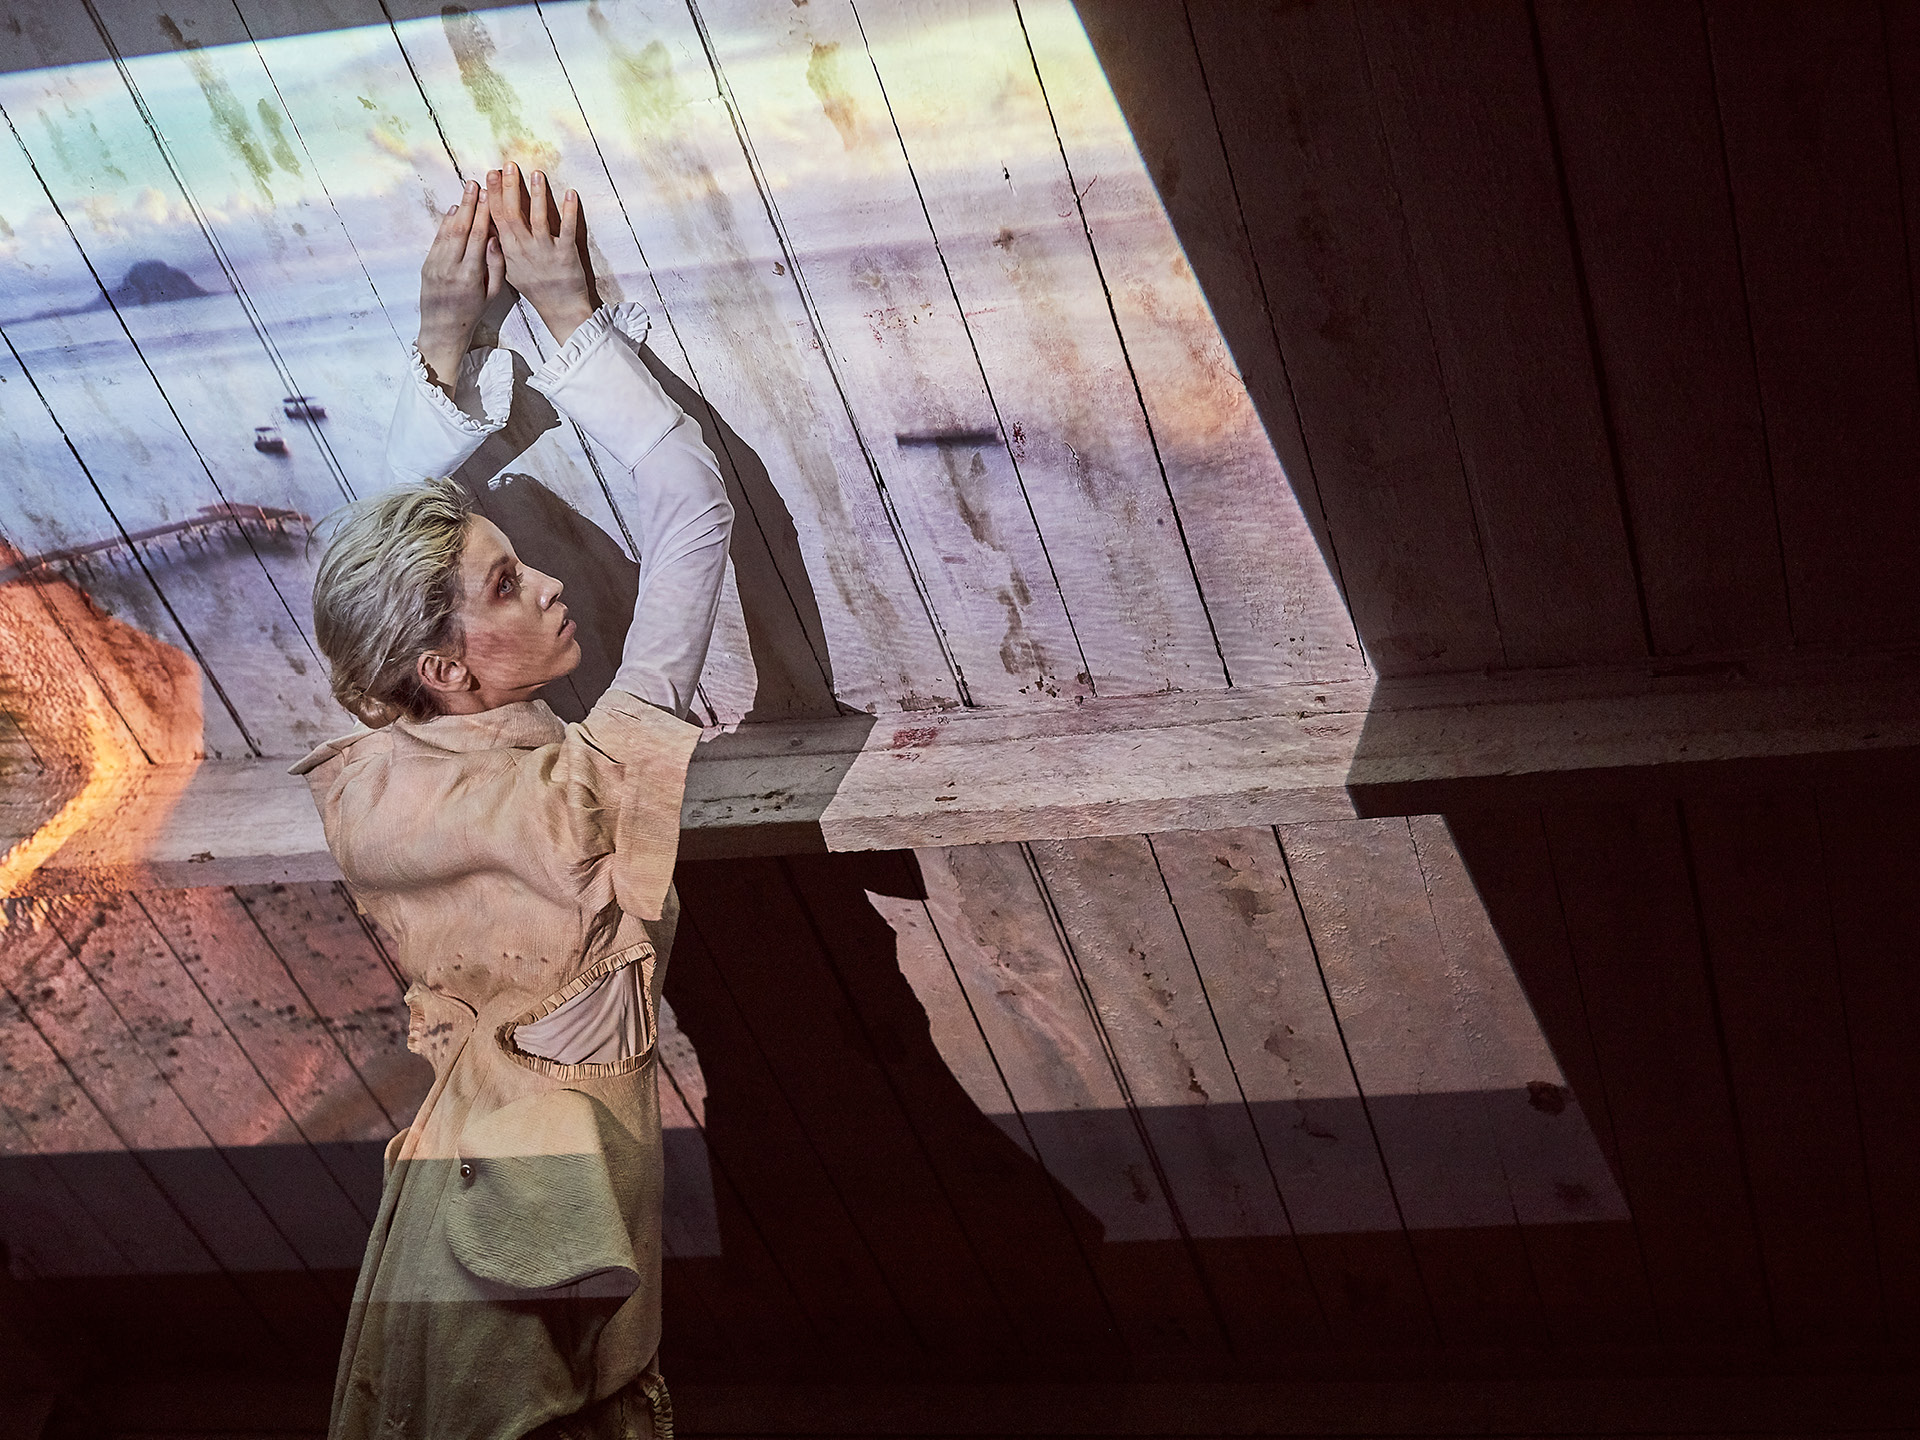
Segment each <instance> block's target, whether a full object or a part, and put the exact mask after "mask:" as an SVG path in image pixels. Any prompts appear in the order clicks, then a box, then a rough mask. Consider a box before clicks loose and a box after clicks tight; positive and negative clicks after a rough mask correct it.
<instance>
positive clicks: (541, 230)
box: [527, 170, 560, 240]
mask: <svg viewBox="0 0 1920 1440" xmlns="http://www.w3.org/2000/svg"><path fill="white" fill-rule="evenodd" d="M531 178H532V182H533V204H532V207H531V208H530V209H529V210H528V212H527V222H528V225H529V226H530V227H531V228H532V230H533V232H534V233H535V234H536V235H539V236H540V237H541V238H542V239H543V240H551V239H552V238H553V235H554V232H555V231H556V230H558V229H559V228H560V217H559V216H558V215H557V214H555V213H554V208H553V195H552V194H551V193H550V192H549V191H548V189H547V176H546V172H545V171H543V170H536V171H534V172H533V175H532V177H531Z"/></svg>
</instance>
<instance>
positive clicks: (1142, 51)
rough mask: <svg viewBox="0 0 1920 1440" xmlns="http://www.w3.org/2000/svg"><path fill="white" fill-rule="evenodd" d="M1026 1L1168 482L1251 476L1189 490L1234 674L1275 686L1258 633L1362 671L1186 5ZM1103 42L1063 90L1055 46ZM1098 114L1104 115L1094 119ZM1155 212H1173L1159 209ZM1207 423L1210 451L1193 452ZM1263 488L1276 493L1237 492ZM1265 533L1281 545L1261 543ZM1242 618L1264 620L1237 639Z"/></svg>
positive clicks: (1333, 670) (1318, 662) (1318, 667)
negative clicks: (1114, 192) (1093, 65)
mask: <svg viewBox="0 0 1920 1440" xmlns="http://www.w3.org/2000/svg"><path fill="white" fill-rule="evenodd" d="M1020 13H1021V17H1022V19H1023V20H1024V21H1025V24H1026V29H1027V35H1028V37H1029V39H1031V40H1032V41H1033V43H1034V47H1035V52H1036V56H1037V58H1038V60H1039V62H1040V72H1041V79H1042V80H1043V82H1044V83H1045V84H1046V86H1047V95H1048V101H1049V104H1050V106H1051V108H1052V109H1053V112H1054V119H1055V121H1056V123H1057V124H1058V125H1059V127H1060V136H1061V141H1062V144H1063V145H1064V146H1065V148H1066V150H1067V156H1068V160H1069V162H1070V163H1071V165H1072V167H1073V169H1074V172H1075V174H1076V176H1080V177H1081V179H1082V180H1083V181H1084V179H1085V178H1086V177H1089V176H1091V177H1097V183H1094V184H1092V185H1084V186H1082V185H1077V186H1076V188H1077V189H1080V191H1081V200H1080V204H1081V208H1082V211H1083V212H1084V213H1085V215H1086V218H1087V220H1088V223H1089V225H1090V226H1091V227H1092V228H1093V232H1094V237H1095V243H1096V245H1097V246H1098V249H1099V255H1100V263H1101V266H1102V268H1103V269H1104V270H1105V271H1106V272H1107V273H1108V274H1109V275H1110V276H1114V277H1116V278H1117V281H1118V283H1110V285H1109V297H1110V298H1111V299H1112V301H1113V303H1114V306H1115V308H1116V310H1117V312H1118V314H1119V317H1120V330H1121V334H1122V336H1123V337H1125V339H1126V341H1127V344H1128V346H1129V349H1131V350H1134V351H1137V352H1139V353H1141V354H1144V355H1146V356H1148V357H1149V359H1148V360H1147V362H1146V363H1144V364H1141V363H1136V365H1135V376H1136V378H1138V380H1139V381H1140V384H1141V392H1142V396H1143V398H1144V399H1145V402H1146V408H1147V412H1148V414H1149V416H1150V417H1151V418H1152V420H1153V425H1154V430H1155V433H1156V435H1159V436H1162V437H1163V438H1162V440H1161V443H1162V446H1163V447H1167V448H1170V449H1171V451H1172V455H1173V460H1174V462H1175V464H1174V468H1173V469H1170V471H1169V476H1168V478H1169V480H1170V481H1172V480H1174V479H1175V478H1176V476H1177V475H1178V474H1179V473H1180V471H1181V469H1182V468H1183V467H1184V466H1186V465H1188V464H1191V465H1193V466H1195V467H1197V468H1196V476H1198V475H1204V474H1211V473H1214V467H1216V466H1218V465H1220V464H1221V463H1222V462H1223V461H1225V462H1228V464H1229V466H1230V467H1238V468H1229V471H1228V473H1231V474H1234V475H1235V476H1236V478H1235V480H1234V481H1233V482H1231V483H1229V484H1227V485H1214V484H1211V483H1202V482H1201V481H1199V480H1198V479H1197V478H1195V479H1190V481H1189V483H1187V484H1186V485H1185V486H1184V487H1183V488H1181V489H1179V490H1177V491H1176V499H1177V500H1178V501H1179V504H1180V511H1181V517H1182V523H1183V525H1185V527H1186V528H1187V530H1188V532H1189V534H1190V535H1191V536H1194V537H1197V538H1196V539H1195V540H1194V542H1193V544H1192V553H1193V560H1194V564H1195V566H1196V568H1197V569H1198V571H1199V574H1200V579H1201V586H1202V589H1203V591H1204V593H1205V594H1206V597H1207V605H1208V609H1209V611H1210V613H1211V614H1212V616H1213V621H1214V629H1215V632H1216V633H1217V634H1218V635H1219V636H1220V641H1221V646H1222V649H1223V650H1225V651H1226V652H1227V658H1228V662H1229V666H1230V668H1231V669H1232V670H1233V681H1234V684H1235V685H1250V684H1251V685H1258V684H1266V683H1273V682H1272V681H1269V680H1263V679H1261V678H1259V677H1260V675H1261V674H1262V673H1264V670H1263V668H1262V667H1260V666H1258V665H1257V663H1256V656H1255V655H1254V653H1252V652H1253V648H1254V647H1253V646H1251V645H1249V644H1248V643H1247V638H1248V637H1249V636H1251V637H1255V638H1257V639H1258V640H1259V641H1262V642H1264V643H1266V644H1268V645H1271V646H1275V647H1280V646H1282V645H1284V643H1285V641H1284V639H1283V636H1285V635H1286V634H1288V633H1290V632H1291V631H1292V630H1296V629H1297V630H1300V631H1302V632H1303V634H1304V637H1305V640H1306V645H1307V649H1306V651H1305V652H1304V656H1303V657H1302V658H1301V659H1300V660H1297V661H1296V660H1293V659H1291V658H1289V657H1283V655H1282V653H1281V651H1280V650H1279V649H1278V648H1276V649H1275V650H1274V651H1273V652H1272V654H1271V655H1270V658H1269V663H1286V664H1292V665H1305V666H1306V667H1307V668H1306V670H1305V671H1304V673H1305V674H1307V675H1309V676H1319V677H1321V678H1327V679H1332V678H1339V677H1340V676H1344V675H1348V674H1357V673H1358V670H1359V669H1360V668H1362V667H1364V664H1365V658H1364V656H1363V655H1362V654H1361V653H1360V651H1359V648H1358V647H1359V641H1358V638H1357V637H1356V636H1355V634H1354V631H1353V620H1352V618H1351V616H1349V615H1348V613H1347V610H1346V602H1345V601H1344V600H1343V599H1342V598H1341V595H1340V592H1339V589H1338V581H1339V556H1338V554H1337V553H1336V552H1335V550H1334V548H1333V546H1332V543H1331V538H1330V536H1329V535H1328V532H1327V524H1326V516H1325V514H1324V512H1323V510H1322V507H1321V504H1320V492H1319V485H1318V482H1317V480H1316V479H1315V476H1314V470H1313V459H1312V457H1311V456H1310V455H1309V454H1308V453H1307V446H1306V440H1305V438H1304V436H1303V435H1302V434H1301V430H1300V413H1299V410H1298V407H1297V406H1296V405H1295V403H1294V396H1293V386H1292V381H1291V379H1290V377H1289V376H1288V373H1287V365H1286V360H1285V359H1284V357H1283V356H1282V355H1281V353H1280V345H1279V340H1278V338H1277V337H1276V335H1275V333H1274V327H1273V322H1272V319H1271V317H1270V315H1269V305H1268V297H1267V296H1266V295H1265V293H1264V292H1263V290H1262V288H1261V280H1260V272H1259V269H1258V267H1257V266H1256V265H1255V263H1254V258H1253V245H1252V241H1251V240H1250V239H1249V237H1248V234H1247V224H1246V217H1245V214H1244V213H1243V210H1242V206H1241V200H1240V196H1239V194H1238V192H1237V189H1236V186H1235V177H1234V175H1233V173H1232V171H1231V170H1230V169H1229V167H1228V164H1227V154H1226V150H1225V148H1224V147H1223V145H1222V142H1221V138H1220V131H1219V127H1218V123H1217V120H1216V116H1215V112H1214V102H1213V99H1212V97H1211V96H1210V95H1209V93H1208V89H1207V84H1206V78H1205V76H1204V74H1203V73H1202V71H1201V68H1200V57H1199V55H1198V54H1197V53H1196V51H1195V50H1194V43H1193V31H1192V26H1191V25H1190V24H1189V21H1188V17H1187V13H1186V8H1185V7H1184V6H1178V7H1176V6H1171V5H1149V6H1141V5H1132V4H1128V3H1126V0H1076V3H1075V4H1074V5H1073V6H1072V8H1071V10H1069V9H1068V7H1066V6H1063V5H1051V4H1050V5H1041V6H1034V5H1023V6H1022V7H1021V11H1020ZM1075 17H1077V24H1076V18H1075ZM1082 36H1084V38H1082ZM1088 43H1091V45H1092V47H1093V50H1094V52H1095V54H1096V56H1097V63H1098V66H1099V70H1100V74H1098V75H1093V76H1090V77H1087V78H1086V80H1085V83H1082V84H1078V85H1075V86H1072V87H1071V88H1070V89H1069V91H1068V92H1067V93H1066V94H1065V95H1062V94H1060V93H1057V87H1056V85H1055V82H1054V64H1055V57H1056V56H1057V55H1059V54H1060V53H1062V50H1064V51H1066V52H1071V53H1073V54H1074V55H1076V56H1080V55H1083V54H1084V50H1085V47H1086V46H1087V44H1088ZM1079 63H1080V62H1079V61H1078V60H1076V64H1075V67H1074V68H1075V69H1076V70H1077V69H1078V65H1079ZM1103 77H1104V78H1103ZM1116 101H1117V103H1118V105H1119V109H1120V112H1121V113H1120V114H1119V115H1117V116H1116V115H1115V114H1114V112H1113V106H1114V104H1115V103H1116ZM1088 116H1092V117H1096V118H1097V122H1098V123H1097V124H1094V125H1088V124H1087V123H1086V120H1087V117H1088ZM1116 124H1117V125H1119V126H1120V127H1122V128H1120V129H1119V130H1117V131H1116V130H1115V129H1114V126H1115V125H1116ZM1129 135H1130V136H1131V139H1129V138H1128V136H1129ZM1094 144H1099V145H1101V146H1104V150H1103V151H1102V152H1101V153H1100V154H1099V155H1098V157H1097V160H1096V159H1094V158H1090V157H1089V155H1088V153H1087V149H1086V147H1088V146H1089V145H1094ZM1082 172H1084V175H1083V173H1082ZM1116 179H1117V180H1120V181H1123V182H1125V183H1124V184H1123V186H1122V187H1121V188H1122V193H1123V194H1124V195H1125V196H1126V197H1127V199H1126V201H1125V202H1124V203H1122V204H1119V205H1116V204H1115V203H1114V201H1113V199H1112V197H1111V196H1109V195H1108V194H1107V193H1106V188H1107V187H1108V186H1110V185H1112V184H1113V182H1114V181H1115V180H1116ZM1149 184H1150V185H1151V190H1149V189H1148V188H1147V186H1148V185H1149ZM1156 210H1158V211H1160V212H1161V213H1162V214H1164V216H1165V218H1166V225H1162V224H1159V223H1157V222H1155V221H1154V220H1153V219H1152V216H1153V213H1154V212H1155V211H1156ZM1129 220H1132V221H1133V222H1134V223H1132V224H1131V225H1129V224H1128V222H1129ZM1169 226H1170V229H1169V228H1168V227H1169ZM1103 236H1104V237H1105V238H1103ZM1116 239H1117V241H1118V243H1114V242H1115V240H1116ZM1136 251H1138V252H1139V253H1140V254H1141V255H1142V256H1143V257H1144V259H1136ZM1195 302H1198V309H1197V311H1196V310H1195V308H1194V307H1195ZM1176 337H1178V338H1179V339H1182V340H1184V341H1185V342H1186V344H1180V343H1173V342H1175V340H1176ZM1143 343H1144V348H1143ZM1189 347H1191V348H1189ZM1242 427H1245V428H1242ZM1203 433H1204V434H1206V436H1207V438H1206V439H1205V440H1204V441H1203V442H1202V443H1203V444H1204V445H1205V446H1206V452H1205V453H1203V454H1200V455H1196V456H1185V455H1183V453H1182V450H1183V446H1184V445H1185V444H1186V443H1189V442H1191V441H1193V440H1194V439H1196V438H1198V437H1199V436H1200V435H1202V434H1203ZM1169 442H1171V444H1170V446H1169ZM1276 464H1277V466H1278V469H1277V470H1276V469H1275V466H1276ZM1275 487H1285V491H1286V493H1287V494H1290V495H1291V497H1292V499H1291V502H1289V501H1288V500H1287V499H1286V498H1285V497H1284V496H1283V495H1281V494H1280V492H1279V491H1277V490H1276V489H1275ZM1247 493H1253V494H1258V495H1261V496H1262V497H1263V498H1262V499H1261V500H1260V501H1259V503H1258V504H1257V505H1246V504H1242V503H1235V502H1234V501H1233V500H1232V499H1231V498H1230V497H1232V496H1234V495H1236V494H1240V495H1245V494H1247ZM1269 495H1271V496H1273V497H1274V498H1271V499H1269V498H1265V497H1266V496H1269ZM1301 524H1304V525H1305V526H1306V527H1307V530H1306V531H1305V532H1303V531H1302V530H1301V529H1300V528H1299V526H1300V525H1301ZM1257 537H1265V538H1266V539H1268V540H1269V541H1270V542H1271V545H1270V548H1267V549H1261V548H1258V547H1257V546H1256V544H1255V543H1254V542H1255V540H1256V538H1257ZM1280 556H1284V557H1286V558H1285V559H1283V560H1278V563H1276V559H1277V557H1280ZM1316 556H1318V557H1320V558H1318V559H1316ZM1329 580H1331V581H1332V582H1334V583H1333V584H1331V585H1330V584H1329V583H1328V582H1329ZM1329 604H1331V605H1332V606H1334V607H1335V609H1334V611H1332V612H1329V611H1327V610H1326V609H1325V608H1324V607H1326V606H1327V605H1329ZM1237 619H1239V620H1243V621H1244V623H1245V624H1246V626H1247V627H1248V630H1247V635H1246V636H1239V638H1238V639H1237V640H1236V635H1237V631H1238V626H1237V624H1236V620H1237ZM1283 620H1288V621H1294V622H1295V623H1292V624H1283V623H1282V621H1283ZM1336 637H1337V638H1336ZM1349 647H1351V648H1349ZM1349 667H1351V668H1349ZM1274 678H1275V679H1283V678H1288V677H1286V676H1282V675H1276V676H1275V677H1274Z"/></svg>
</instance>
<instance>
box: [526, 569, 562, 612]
mask: <svg viewBox="0 0 1920 1440" xmlns="http://www.w3.org/2000/svg"><path fill="white" fill-rule="evenodd" d="M534 574H536V575H539V576H540V608H541V609H542V610H545V609H548V608H549V607H551V606H552V604H553V602H554V601H556V600H558V599H559V598H560V592H561V591H563V590H565V589H566V588H567V587H566V586H565V585H562V584H561V583H560V582H559V581H558V580H556V579H554V578H553V576H551V575H547V574H543V573H542V572H540V571H538V570H536V571H534Z"/></svg>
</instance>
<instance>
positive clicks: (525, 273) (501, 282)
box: [419, 161, 600, 396]
mask: <svg viewBox="0 0 1920 1440" xmlns="http://www.w3.org/2000/svg"><path fill="white" fill-rule="evenodd" d="M530 178H531V181H532V193H531V194H529V193H528V189H527V187H526V186H525V185H524V184H523V183H522V181H521V177H520V167H519V166H518V165H515V164H514V163H513V162H511V161H509V162H508V163H507V164H506V165H505V166H504V167H502V168H501V169H499V170H489V171H488V172H487V183H486V185H485V187H484V188H483V187H482V186H480V185H478V184H476V183H475V182H474V181H471V180H469V181H468V182H467V183H466V184H465V185H464V186H463V187H462V189H461V192H460V203H459V204H457V205H455V206H454V207H453V208H452V209H451V210H449V211H447V213H446V214H444V215H442V216H441V217H440V228H439V229H438V231H436V232H435V234H434V237H433V244H432V245H431V246H430V247H429V248H428V250H427V258H426V260H425V261H424V262H423V263H422V264H421V266H420V339H419V346H420V358H421V359H422V360H424V361H425V362H426V365H427V371H428V373H429V374H430V376H431V377H432V379H433V382H434V384H436V385H438V386H439V387H440V388H441V389H442V390H444V391H446V393H447V394H448V395H449V396H451V395H452V394H453V388H454V381H455V379H456V378H457V377H458V375H459V370H460V357H461V356H463V355H465V354H466V353H467V347H468V346H469V345H470V344H472V342H473V331H474V327H475V326H476V325H478V324H479V322H480V317H481V316H482V315H483V314H484V313H485V312H486V309H487V306H488V304H489V303H490V302H491V301H492V300H493V299H494V298H495V297H496V296H498V295H499V294H500V291H501V288H502V287H503V286H508V285H510V286H512V287H513V288H514V289H515V290H517V291H519V293H520V296H521V298H523V299H524V300H526V302H527V303H528V304H530V305H531V306H533V308H534V310H535V312H536V313H537V314H538V315H539V316H540V319H541V321H542V323H544V324H545V325H546V327H547V329H548V330H550V331H552V332H553V338H554V339H555V340H557V341H559V342H560V343H561V344H563V345H564V344H565V343H566V341H567V337H568V336H570V335H572V334H573V332H574V331H575V330H577V329H579V327H580V324H581V322H582V321H584V320H585V319H586V318H587V317H588V316H590V315H592V314H593V312H594V311H595V310H597V309H599V308H600V297H599V293H598V292H597V291H596V290H595V288H594V283H593V270H592V267H591V266H590V265H589V264H588V263H587V227H586V221H585V220H584V219H583V218H582V217H581V214H580V197H579V195H577V194H576V193H575V192H573V191H572V190H569V191H567V193H566V195H565V197H564V198H563V199H562V200H561V201H560V203H559V205H558V206H556V205H555V204H554V199H553V195H552V193H551V192H550V190H549V188H548V185H547V177H546V176H545V175H544V174H543V173H541V172H540V171H538V170H535V171H534V172H533V173H532V175H531V177H530Z"/></svg>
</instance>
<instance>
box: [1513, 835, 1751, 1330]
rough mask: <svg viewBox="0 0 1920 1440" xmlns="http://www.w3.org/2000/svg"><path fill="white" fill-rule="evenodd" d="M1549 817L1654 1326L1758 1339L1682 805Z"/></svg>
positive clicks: (1744, 1209) (1744, 1206)
mask: <svg viewBox="0 0 1920 1440" xmlns="http://www.w3.org/2000/svg"><path fill="white" fill-rule="evenodd" d="M1542 823H1543V824H1544V825H1545V827H1546V833H1547V842H1548V846H1549V848H1550V851H1551V857H1552V862H1553V878H1554V886H1555V892H1556V893H1557V894H1558V895H1559V897H1560V902H1561V905H1562V907H1563V909H1564V912H1565V915H1566V930H1567V943H1568V946H1569V948H1570V950H1571V951H1572V955H1573V963H1574V966H1575V968H1576V970H1577V972H1578V975H1579V983H1580V994H1581V997H1582V999H1583V1001H1584V1002H1585V1003H1584V1009H1585V1012H1586V1018H1587V1026H1588V1033H1589V1034H1590V1035H1591V1036H1592V1037H1593V1050H1594V1059H1595V1063H1596V1064H1597V1066H1598V1068H1599V1075H1600V1081H1601V1084H1602V1085H1603V1086H1604V1088H1605V1092H1606V1104H1607V1113H1608V1115H1609V1116H1610V1117H1611V1118H1612V1120H1613V1126H1612V1131H1613V1135H1614V1137H1615V1138H1616V1140H1617V1142H1618V1145H1619V1165H1620V1177H1621V1185H1622V1188H1623V1189H1624V1190H1625V1192H1626V1196H1627V1200H1628V1203H1629V1205H1630V1206H1631V1207H1632V1211H1633V1223H1634V1230H1635V1233H1636V1234H1637V1236H1638V1237H1639V1243H1640V1249H1641V1253H1642V1254H1644V1255H1645V1256H1646V1274H1647V1284H1648V1287H1649V1289H1650V1290H1651V1291H1652V1295H1653V1306H1654V1314H1655V1317H1656V1319H1657V1321H1658V1323H1659V1334H1660V1336H1661V1338H1662V1339H1663V1340H1664V1341H1667V1342H1669V1343H1673V1342H1678V1343H1698V1342H1701V1341H1714V1340H1719V1339H1722V1338H1725V1339H1729V1340H1733V1341H1735V1342H1736V1343H1754V1342H1756V1341H1761V1342H1764V1340H1765V1337H1766V1334H1767V1326H1768V1319H1767V1300H1766V1282H1765V1279H1764V1276H1763V1274H1762V1271H1761V1264H1760V1253H1759V1246H1758V1241H1757V1237H1756V1235H1755V1232H1754V1229H1753V1213H1752V1208H1751V1198H1750V1196H1749V1195H1748V1192H1747V1187H1746V1181H1745V1176H1744V1173H1743V1162H1742V1158H1741V1153H1740V1140H1739V1135H1738V1132H1737V1130H1736V1127H1735V1122H1734V1112H1733V1104H1732V1097H1731V1095H1730V1094H1729V1092H1728V1089H1727V1083H1726V1076H1725V1072H1724V1070H1723V1068H1722V1060H1721V1049H1720V1042H1719V1038H1718V1035H1717V1034H1716V1030H1717V1023H1716V1020H1715V1017H1714V1010H1713V995H1712V988H1711V985H1710V983H1709V980H1708V977H1707V973H1706V965H1705V958H1704V956H1703V955H1702V954H1701V950H1700V938H1699V921H1698V917H1697V916H1696V914H1695V912H1694V904H1693V898H1692V893H1691V890H1690V888H1689V884H1688V879H1687V862H1686V853H1685V847H1684V844H1683V842H1682V839H1681V834H1680V829H1679V823H1678V817H1677V814H1676V812H1675V811H1674V809H1673V807H1672V806H1671V805H1658V804H1652V805H1644V806H1638V807H1626V806H1608V807H1599V806H1555V807H1552V808H1550V809H1548V810H1546V811H1545V812H1543V815H1542Z"/></svg>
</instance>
